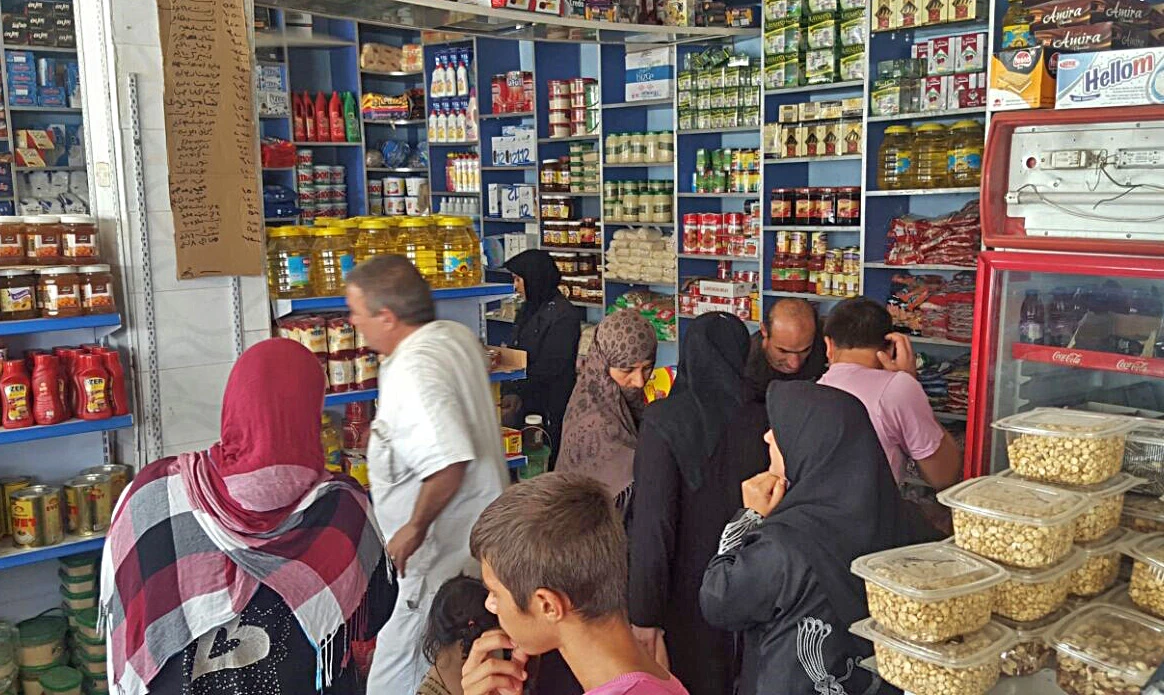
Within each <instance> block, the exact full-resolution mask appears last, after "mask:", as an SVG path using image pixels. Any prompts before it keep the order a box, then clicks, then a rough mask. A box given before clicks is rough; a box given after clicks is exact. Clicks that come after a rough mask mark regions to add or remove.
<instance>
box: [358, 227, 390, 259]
mask: <svg viewBox="0 0 1164 695" xmlns="http://www.w3.org/2000/svg"><path fill="white" fill-rule="evenodd" d="M396 237H397V233H396V218H395V217H371V218H368V219H365V220H361V221H360V233H359V236H357V237H356V245H355V252H356V263H363V262H364V261H366V260H368V259H369V258H375V257H376V256H390V255H392V254H394V253H397V250H396V246H397V244H396Z"/></svg>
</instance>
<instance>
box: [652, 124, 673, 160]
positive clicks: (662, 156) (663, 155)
mask: <svg viewBox="0 0 1164 695" xmlns="http://www.w3.org/2000/svg"><path fill="white" fill-rule="evenodd" d="M658 140H659V144H658V150H657V151H656V157H655V161H656V162H661V163H667V162H671V161H674V159H675V134H674V133H672V132H671V131H669V130H664V131H661V132H660V133H659V134H658Z"/></svg>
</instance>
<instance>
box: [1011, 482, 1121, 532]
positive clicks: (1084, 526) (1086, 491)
mask: <svg viewBox="0 0 1164 695" xmlns="http://www.w3.org/2000/svg"><path fill="white" fill-rule="evenodd" d="M1012 475H1014V471H1012V470H1006V471H1003V472H1002V473H999V476H1000V477H1004V478H1005V477H1010V476H1012ZM1015 477H1018V476H1015ZM1142 482H1143V478H1137V477H1136V476H1134V475H1129V474H1127V473H1117V474H1116V475H1115V477H1113V478H1108V479H1107V480H1106V481H1104V482H1102V483H1098V484H1096V485H1063V486H1061V487H1063V488H1065V489H1067V490H1071V491H1072V492H1078V493H1079V494H1081V495H1085V496H1086V497H1087V499H1088V501H1089V507H1088V510H1087V511H1086V512H1084V513H1083V514H1082V515H1081V516H1080V517H1079V518H1078V519H1076V520H1075V534H1074V537H1075V542H1076V543H1081V542H1086V541H1094V540H1098V539H1100V538H1103V537H1104V536H1106V535H1107V534H1108V533H1111V531H1112V530H1114V529H1116V528H1119V525H1120V515H1121V513H1122V512H1123V509H1124V497H1125V495H1126V494H1127V492H1128V491H1129V490H1131V489H1132V488H1134V487H1136V486H1137V485H1139V484H1140V483H1142Z"/></svg>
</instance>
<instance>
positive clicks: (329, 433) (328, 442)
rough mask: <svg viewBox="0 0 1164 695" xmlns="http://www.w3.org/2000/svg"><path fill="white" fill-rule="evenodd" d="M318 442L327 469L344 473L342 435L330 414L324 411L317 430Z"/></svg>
mask: <svg viewBox="0 0 1164 695" xmlns="http://www.w3.org/2000/svg"><path fill="white" fill-rule="evenodd" d="M319 440H320V444H322V445H323V461H324V466H326V467H327V470H329V471H331V472H332V473H336V474H343V473H344V450H343V443H344V440H343V437H342V436H341V435H340V432H339V428H337V427H336V426H335V423H334V422H332V419H331V415H329V414H327V413H324V414H323V422H322V427H321V428H320V430H319Z"/></svg>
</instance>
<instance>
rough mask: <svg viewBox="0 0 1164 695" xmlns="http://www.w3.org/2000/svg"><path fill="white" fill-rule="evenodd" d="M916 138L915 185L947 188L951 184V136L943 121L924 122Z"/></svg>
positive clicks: (914, 146)
mask: <svg viewBox="0 0 1164 695" xmlns="http://www.w3.org/2000/svg"><path fill="white" fill-rule="evenodd" d="M916 132H917V136H916V137H915V138H914V144H913V148H914V157H915V158H916V161H915V163H914V166H913V170H914V186H916V187H917V188H945V187H946V186H949V185H950V174H949V171H950V136H949V134H948V133H947V132H946V126H944V125H942V124H941V123H923V124H922V125H920V126H918V127H917V131H916Z"/></svg>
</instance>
